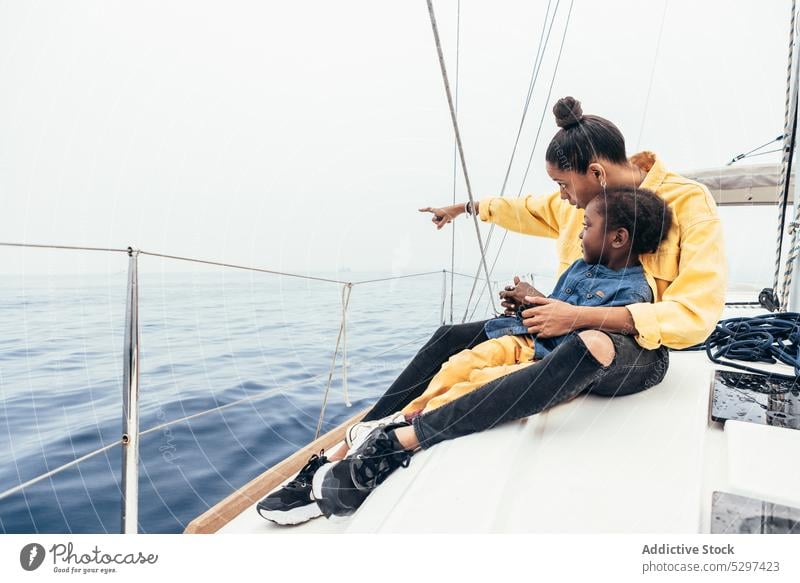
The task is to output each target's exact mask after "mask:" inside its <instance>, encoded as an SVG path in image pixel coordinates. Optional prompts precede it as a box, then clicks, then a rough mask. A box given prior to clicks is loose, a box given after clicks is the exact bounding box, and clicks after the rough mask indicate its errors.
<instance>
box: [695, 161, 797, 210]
mask: <svg viewBox="0 0 800 583" xmlns="http://www.w3.org/2000/svg"><path fill="white" fill-rule="evenodd" d="M682 174H683V176H685V177H686V178H689V179H691V180H696V181H697V182H700V183H701V184H705V185H706V186H707V187H708V189H709V190H710V191H711V195H712V196H713V197H714V200H715V201H716V202H717V204H718V205H732V204H776V203H777V200H778V198H777V196H778V183H779V182H780V178H781V165H780V164H741V165H740V164H734V165H732V166H722V167H721V168H707V169H704V170H693V171H690V172H684V173H682ZM789 186H790V188H789V202H790V203H791V202H792V201H793V199H794V196H793V195H794V171H793V172H792V176H791V181H790V185H789Z"/></svg>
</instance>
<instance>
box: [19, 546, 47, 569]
mask: <svg viewBox="0 0 800 583" xmlns="http://www.w3.org/2000/svg"><path fill="white" fill-rule="evenodd" d="M44 555H45V552H44V547H43V546H42V545H40V544H38V543H30V544H27V545H25V546H24V547H22V550H21V551H20V552H19V564H20V565H22V568H23V569H25V570H26V571H35V570H36V569H38V568H39V567H41V565H42V562H43V561H44Z"/></svg>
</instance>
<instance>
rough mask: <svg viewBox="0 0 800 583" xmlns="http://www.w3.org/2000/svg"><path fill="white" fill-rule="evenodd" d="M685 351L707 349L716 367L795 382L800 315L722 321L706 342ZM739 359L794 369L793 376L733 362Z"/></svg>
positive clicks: (799, 354) (799, 360)
mask: <svg viewBox="0 0 800 583" xmlns="http://www.w3.org/2000/svg"><path fill="white" fill-rule="evenodd" d="M686 350H705V351H706V354H707V355H708V358H709V359H711V361H712V362H714V363H716V364H721V365H725V366H730V367H733V368H737V369H739V370H744V371H747V372H752V373H758V374H763V375H768V376H770V377H772V378H779V379H785V380H790V381H794V380H796V379H797V377H798V376H800V313H797V312H782V313H781V312H779V313H775V314H763V315H760V316H751V317H739V318H728V319H727V320H720V322H719V323H718V324H717V327H716V328H715V329H714V331H713V332H712V333H711V335H710V336H709V337H708V338H707V339H706V341H705V342H703V343H701V344H697V345H695V346H692V347H690V348H687V349H686ZM723 358H725V359H726V360H722V359H723ZM737 360H738V361H745V362H765V363H769V364H774V363H776V362H782V363H783V364H787V365H789V366H791V367H792V368H793V369H794V375H787V374H779V373H775V372H771V371H765V370H760V369H757V368H753V367H749V366H746V365H743V364H738V363H737V362H733V361H737Z"/></svg>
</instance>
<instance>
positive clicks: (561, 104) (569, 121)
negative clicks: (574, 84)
mask: <svg viewBox="0 0 800 583" xmlns="http://www.w3.org/2000/svg"><path fill="white" fill-rule="evenodd" d="M553 114H554V115H555V116H556V125H557V126H558V127H560V128H564V129H567V128H570V127H572V126H574V125H578V124H579V123H580V122H581V120H582V119H583V109H582V108H581V102H580V101H578V100H577V99H575V98H574V97H562V98H561V99H559V100H558V101H556V104H555V105H554V106H553Z"/></svg>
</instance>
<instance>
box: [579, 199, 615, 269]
mask: <svg viewBox="0 0 800 583" xmlns="http://www.w3.org/2000/svg"><path fill="white" fill-rule="evenodd" d="M579 237H580V239H581V247H582V249H583V260H584V261H585V262H586V263H589V264H595V263H603V264H605V262H606V261H605V260H606V255H607V254H608V253H609V251H610V250H611V241H610V240H609V239H610V238H611V237H613V234H609V233H606V220H605V217H604V216H603V215H601V214H600V213H599V212H597V204H596V203H595V202H594V201H592V202H590V203H589V206H587V207H586V212H584V213H583V230H582V231H581V234H580V235H579Z"/></svg>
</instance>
